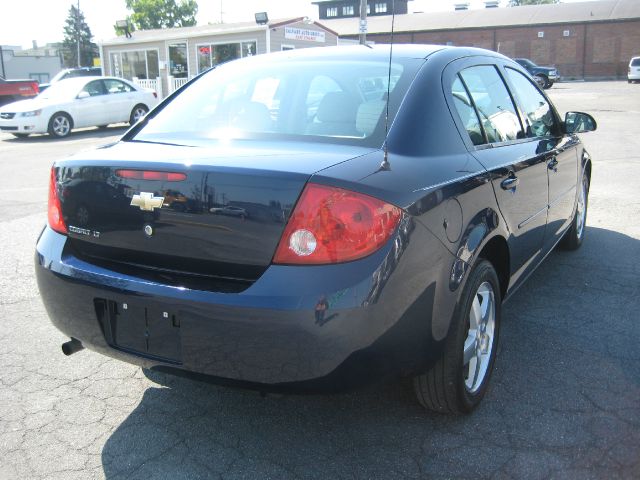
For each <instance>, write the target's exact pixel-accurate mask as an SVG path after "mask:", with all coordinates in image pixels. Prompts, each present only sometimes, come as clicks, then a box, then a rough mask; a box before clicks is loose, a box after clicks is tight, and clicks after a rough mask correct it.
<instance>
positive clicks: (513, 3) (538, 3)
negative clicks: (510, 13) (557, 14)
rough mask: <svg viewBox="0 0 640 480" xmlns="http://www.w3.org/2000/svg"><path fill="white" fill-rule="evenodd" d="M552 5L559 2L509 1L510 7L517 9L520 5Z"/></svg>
mask: <svg viewBox="0 0 640 480" xmlns="http://www.w3.org/2000/svg"><path fill="white" fill-rule="evenodd" d="M552 3H560V0H509V6H510V7H519V6H521V5H548V4H552Z"/></svg>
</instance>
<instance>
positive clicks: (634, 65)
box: [627, 57, 640, 83]
mask: <svg viewBox="0 0 640 480" xmlns="http://www.w3.org/2000/svg"><path fill="white" fill-rule="evenodd" d="M627 81H628V82H629V83H634V82H640V57H633V58H632V59H631V60H630V61H629V73H628V74H627Z"/></svg>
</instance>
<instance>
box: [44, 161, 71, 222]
mask: <svg viewBox="0 0 640 480" xmlns="http://www.w3.org/2000/svg"><path fill="white" fill-rule="evenodd" d="M47 218H48V220H49V226H50V227H51V228H53V229H54V230H55V231H56V232H59V233H65V234H66V233H68V232H67V226H66V225H65V223H64V218H62V206H61V205H60V197H58V187H57V182H56V169H55V167H51V177H50V180H49V211H48V215H47Z"/></svg>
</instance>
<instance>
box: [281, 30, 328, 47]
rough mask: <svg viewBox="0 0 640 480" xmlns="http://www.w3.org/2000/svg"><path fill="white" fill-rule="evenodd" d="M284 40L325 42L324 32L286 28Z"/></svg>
mask: <svg viewBox="0 0 640 480" xmlns="http://www.w3.org/2000/svg"><path fill="white" fill-rule="evenodd" d="M284 38H286V39H288V40H303V41H305V42H318V43H324V42H325V38H324V32H322V31H320V32H318V31H316V30H309V29H306V28H295V27H284Z"/></svg>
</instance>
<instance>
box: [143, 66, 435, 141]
mask: <svg viewBox="0 0 640 480" xmlns="http://www.w3.org/2000/svg"><path fill="white" fill-rule="evenodd" d="M422 62H423V60H419V59H402V60H399V61H397V62H396V61H394V63H392V64H391V87H390V89H389V90H390V99H391V102H390V107H389V116H390V121H392V119H393V116H394V115H395V113H396V112H397V109H398V106H399V104H400V101H401V100H402V98H403V97H404V95H405V93H406V90H407V88H408V85H409V84H410V82H411V81H412V79H413V77H414V76H415V73H416V72H417V69H418V68H419V67H420V65H421V64H422ZM388 79H389V64H388V62H385V61H359V62H358V61H355V62H354V61H351V60H350V61H343V60H339V61H335V60H332V61H329V60H327V61H319V60H313V61H309V60H303V61H297V60H296V61H293V60H291V59H287V60H283V61H277V62H276V61H274V60H273V59H271V58H269V59H268V61H267V60H264V61H263V60H262V59H260V57H257V58H255V59H251V60H249V59H247V60H239V61H236V62H231V63H229V64H226V65H222V66H220V67H218V68H216V69H214V70H212V71H211V72H209V73H207V74H206V75H204V76H203V77H201V78H200V79H198V80H197V81H196V82H195V83H193V84H192V85H191V86H190V87H189V88H187V89H186V90H184V91H183V92H182V93H181V94H180V95H178V96H177V97H176V98H175V99H173V100H172V101H171V102H170V103H168V104H167V105H166V106H165V107H164V108H163V109H162V110H161V111H160V112H158V113H157V115H155V116H154V117H153V118H150V119H149V120H148V121H147V124H146V125H145V126H144V127H143V128H142V129H141V130H140V132H138V133H137V134H136V136H135V138H134V140H138V139H139V140H145V141H164V142H170V143H179V144H186V145H201V144H203V143H204V144H208V143H211V142H216V141H230V140H233V139H238V140H251V139H261V140H267V139H273V140H297V141H311V142H334V143H343V144H351V145H363V146H376V147H377V146H379V145H381V144H382V142H383V141H384V112H385V111H386V110H385V106H386V101H385V99H386V94H387V83H388Z"/></svg>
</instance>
